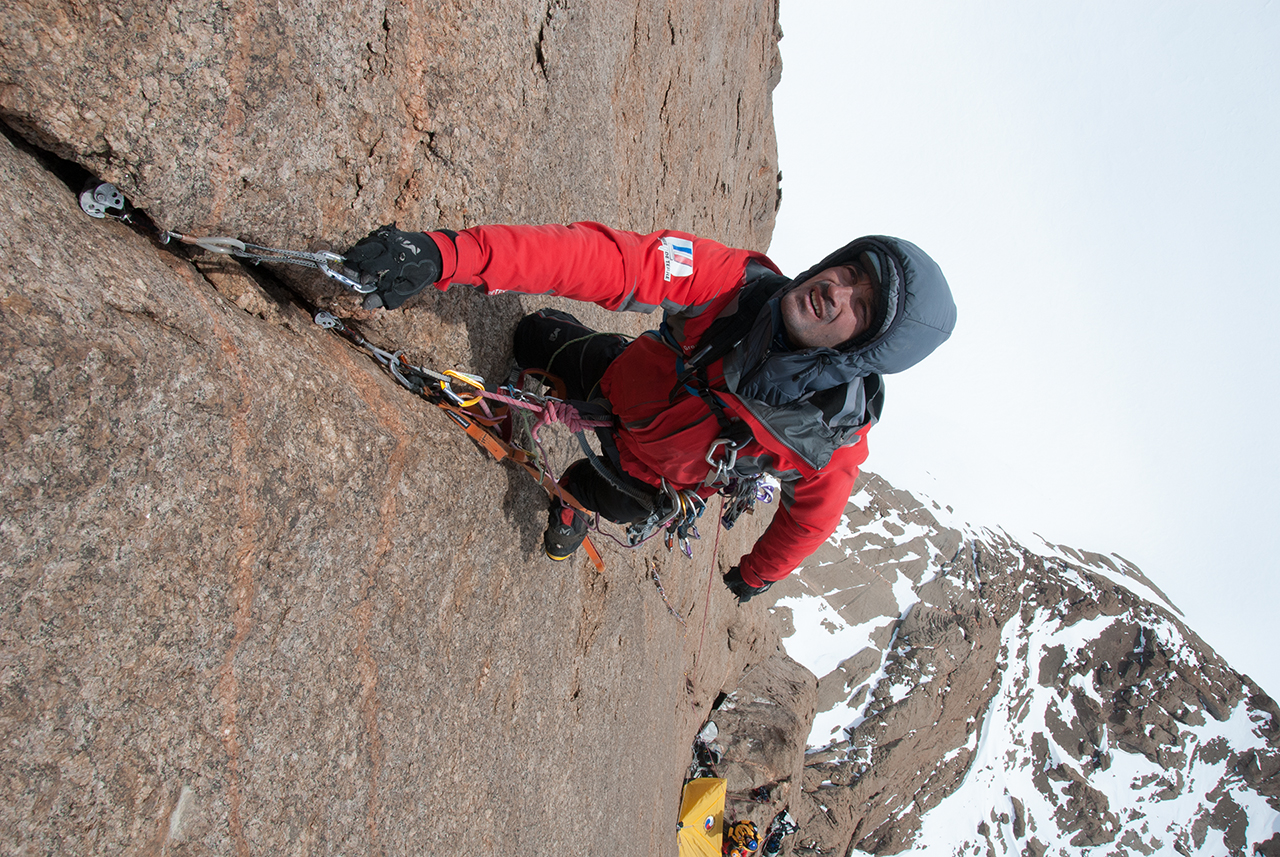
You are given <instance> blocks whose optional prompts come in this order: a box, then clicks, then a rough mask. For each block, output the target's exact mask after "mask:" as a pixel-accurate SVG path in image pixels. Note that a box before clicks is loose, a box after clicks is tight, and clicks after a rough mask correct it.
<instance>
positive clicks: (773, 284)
mask: <svg viewBox="0 0 1280 857" xmlns="http://www.w3.org/2000/svg"><path fill="white" fill-rule="evenodd" d="M744 280H745V283H744V284H743V286H742V290H741V291H740V292H739V293H738V309H737V310H736V311H735V312H734V313H733V315H727V316H722V317H721V318H718V319H716V320H715V321H713V322H712V323H711V325H710V326H709V327H708V328H707V329H706V330H705V331H703V333H702V336H700V337H699V338H698V344H697V346H695V351H694V354H693V356H692V357H690V358H689V359H688V360H686V361H684V362H683V364H682V366H681V368H680V370H679V374H678V377H677V378H676V385H675V387H673V388H672V390H671V401H673V402H674V401H675V399H676V394H677V393H679V392H680V388H681V387H684V386H685V385H686V384H688V383H689V382H690V381H691V380H693V379H694V378H695V377H696V376H697V372H698V370H699V369H700V368H703V367H706V366H710V365H711V364H712V363H714V362H716V361H717V360H719V359H720V358H722V357H724V356H725V355H726V354H728V353H729V352H730V351H732V350H733V349H734V348H736V347H737V346H738V343H740V342H742V340H743V339H744V338H745V337H746V335H747V334H748V333H750V332H751V327H752V325H754V324H755V321H756V318H757V317H758V316H759V315H760V310H762V309H764V305H765V304H766V303H768V302H769V300H770V299H771V298H772V297H773V296H774V295H776V294H777V293H778V292H779V291H780V290H781V289H782V287H783V286H786V285H787V284H789V283H790V282H791V281H790V280H789V279H787V278H786V277H783V276H782V275H780V274H775V273H774V272H773V271H770V270H769V269H768V268H766V267H765V266H764V265H761V264H760V263H759V262H755V261H752V262H749V263H747V270H746V273H745V274H744Z"/></svg>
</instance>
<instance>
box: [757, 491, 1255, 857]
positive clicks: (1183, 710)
mask: <svg viewBox="0 0 1280 857" xmlns="http://www.w3.org/2000/svg"><path fill="white" fill-rule="evenodd" d="M949 517H950V516H949V515H948V514H947V512H946V511H945V510H943V509H941V508H940V507H939V506H938V505H937V504H936V503H932V504H925V503H921V502H920V501H919V500H917V499H916V498H914V497H913V496H912V495H910V494H908V493H906V492H902V491H898V490H895V489H893V488H892V487H891V486H889V485H888V484H886V483H885V482H883V481H882V480H880V479H878V478H876V477H874V476H866V477H864V479H863V481H862V482H861V486H860V490H859V492H858V493H856V494H855V495H854V497H853V498H852V499H851V501H850V505H849V508H848V510H847V518H846V522H845V525H844V526H842V528H841V530H840V531H838V532H837V533H836V535H835V536H833V538H832V539H831V540H830V541H829V542H828V544H827V545H826V546H825V547H824V549H823V551H822V552H820V553H819V554H818V555H816V556H815V557H814V558H813V559H812V560H811V561H810V563H809V564H808V565H807V566H806V568H804V569H802V570H801V571H799V572H797V573H796V574H794V575H792V577H791V578H789V579H788V580H787V581H785V582H783V583H782V584H779V585H778V586H776V587H775V588H774V592H777V593H778V599H777V601H776V603H775V607H774V609H775V611H776V613H777V614H778V616H779V617H780V618H781V619H782V620H783V622H784V625H785V629H784V632H783V633H784V635H786V636H785V638H784V642H785V645H786V647H787V649H788V652H789V653H790V654H791V655H792V656H793V657H795V658H796V659H797V660H799V661H800V662H801V663H803V664H805V665H806V666H807V667H809V668H810V669H812V670H813V671H814V672H815V673H817V674H818V675H820V676H821V678H820V679H819V682H818V703H817V709H818V712H817V715H816V718H815V722H814V729H813V732H812V734H811V735H810V738H809V740H808V743H809V745H810V751H809V753H808V755H807V758H806V766H805V773H804V787H803V790H804V799H803V801H802V802H801V803H800V804H799V806H798V807H793V809H792V812H793V813H794V814H795V815H796V817H797V818H798V819H799V820H800V823H801V829H802V833H801V837H800V838H801V843H802V846H803V847H798V848H797V849H796V852H795V853H800V854H803V853H810V854H818V853H821V854H831V853H836V854H844V853H849V852H850V851H851V850H857V851H862V852H869V853H882V854H888V853H897V852H900V851H903V850H907V849H916V850H922V851H926V852H928V853H948V854H961V853H973V850H974V849H978V851H980V852H986V853H989V854H1034V855H1043V854H1063V855H1067V854H1080V853H1091V852H1092V849H1095V848H1096V849H1101V850H1100V851H1099V853H1106V854H1144V855H1146V854H1156V853H1169V852H1170V851H1173V852H1177V853H1180V854H1205V855H1210V854H1223V853H1228V854H1238V855H1245V854H1254V853H1261V854H1275V853H1280V829H1278V828H1277V826H1276V825H1277V824H1280V813H1278V812H1277V811H1278V810H1280V709H1278V708H1277V706H1276V704H1275V702H1274V701H1273V700H1272V699H1271V698H1270V697H1269V696H1268V695H1267V694H1266V693H1265V692H1263V691H1262V689H1261V688H1259V687H1257V685H1256V684H1254V683H1253V682H1252V681H1250V680H1249V678H1248V677H1247V676H1242V675H1239V674H1237V673H1235V672H1234V671H1233V670H1232V669H1231V668H1230V666H1229V665H1228V664H1226V663H1225V662H1224V661H1223V660H1222V659H1221V658H1220V657H1218V656H1217V655H1216V654H1215V653H1214V652H1213V650H1212V649H1211V648H1209V647H1208V646H1207V645H1206V644H1205V643H1204V642H1203V641H1201V640H1200V639H1199V638H1198V637H1196V635H1195V634H1194V633H1193V632H1192V631H1191V630H1190V629H1188V628H1187V627H1186V626H1185V625H1183V624H1182V622H1181V621H1180V619H1179V618H1178V615H1177V611H1176V609H1175V608H1173V606H1172V605H1171V604H1169V603H1168V601H1167V599H1165V598H1164V596H1163V594H1162V593H1160V592H1159V590H1158V589H1157V588H1156V587H1155V586H1154V585H1153V584H1152V583H1151V581H1150V580H1149V579H1147V578H1146V577H1145V575H1143V574H1142V573H1141V571H1139V570H1138V569H1137V568H1136V567H1134V566H1133V565H1132V564H1130V563H1127V562H1126V561H1124V560H1122V559H1121V558H1119V557H1115V556H1111V557H1107V556H1102V555H1099V554H1093V553H1086V552H1081V551H1076V550H1073V549H1069V548H1064V547H1061V546H1051V545H1043V546H1041V547H1040V548H1039V549H1038V550H1037V551H1033V550H1030V549H1028V548H1027V547H1026V546H1024V545H1022V544H1019V543H1018V542H1016V541H1015V540H1013V539H1012V538H1010V537H1009V536H1007V535H1006V534H1004V533H1002V532H998V531H991V530H987V529H974V528H972V527H968V526H965V525H949V524H944V523H940V520H941V521H947V520H948V519H949ZM771 594H772V593H771Z"/></svg>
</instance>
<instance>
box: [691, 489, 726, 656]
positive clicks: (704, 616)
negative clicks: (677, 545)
mask: <svg viewBox="0 0 1280 857" xmlns="http://www.w3.org/2000/svg"><path fill="white" fill-rule="evenodd" d="M723 514H724V495H723V494H721V495H720V510H719V511H718V512H716V541H715V544H714V545H713V546H712V548H711V573H710V574H709V575H707V600H706V603H705V604H704V605H703V608H702V633H701V635H699V637H698V654H697V655H695V656H694V658H693V669H695V670H696V669H697V668H698V661H700V660H702V642H703V641H704V640H705V639H706V638H707V613H708V611H710V609H711V583H712V581H714V580H715V579H716V557H717V556H719V555H720V516H721V515H723Z"/></svg>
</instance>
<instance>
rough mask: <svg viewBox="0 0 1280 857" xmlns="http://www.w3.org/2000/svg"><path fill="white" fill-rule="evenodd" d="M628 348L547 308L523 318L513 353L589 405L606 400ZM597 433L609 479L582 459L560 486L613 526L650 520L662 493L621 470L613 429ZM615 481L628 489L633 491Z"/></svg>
mask: <svg viewBox="0 0 1280 857" xmlns="http://www.w3.org/2000/svg"><path fill="white" fill-rule="evenodd" d="M626 347H627V340H626V339H625V338H624V337H622V336H619V335H618V334H616V333H597V332H596V331H594V330H592V329H591V328H589V327H587V326H586V325H584V324H583V323H582V322H580V321H578V320H577V319H576V318H574V317H573V316H571V315H569V314H568V313H567V312H560V311H559V310H554V309H542V310H538V311H537V312H535V313H530V314H529V315H526V316H525V317H524V318H522V319H520V323H519V324H518V325H516V332H515V344H514V349H513V350H514V352H515V358H516V362H517V363H518V364H520V366H521V368H524V369H540V370H542V371H544V372H547V373H549V374H551V375H555V376H556V377H558V378H559V379H560V380H562V381H563V382H564V385H565V398H567V399H570V400H576V401H579V402H587V401H590V400H591V399H594V398H600V397H601V393H600V379H601V378H602V377H604V373H605V370H606V369H608V368H609V364H611V363H613V361H614V360H615V359H617V357H618V355H619V354H621V353H622V350H623V349H624V348H626ZM596 434H597V436H598V437H599V438H600V444H601V446H602V447H603V449H604V453H605V454H604V456H603V457H602V459H601V460H602V461H603V462H604V463H605V466H606V467H608V468H609V469H610V471H611V472H610V476H609V477H608V478H606V477H605V476H603V475H602V474H600V473H599V472H598V471H597V470H596V468H595V467H593V466H592V465H591V463H590V462H589V461H587V460H586V459H585V458H582V459H579V460H577V461H575V462H574V463H573V464H571V465H569V467H568V469H566V470H565V472H564V475H563V476H562V477H560V486H561V487H562V488H564V489H565V490H566V491H568V492H569V493H570V494H572V495H573V496H574V498H575V499H576V500H577V501H578V502H579V503H581V504H582V505H583V506H585V507H586V508H588V509H590V510H592V511H593V512H599V513H600V514H601V515H602V516H604V517H605V518H607V519H609V520H610V521H613V522H614V523H617V524H630V523H634V522H638V521H643V520H645V519H646V518H648V517H649V513H650V511H651V510H652V508H653V498H655V496H656V494H657V492H656V491H655V490H654V488H653V486H651V485H649V484H648V483H646V482H642V481H640V480H639V479H636V478H634V477H632V476H629V475H627V474H626V473H624V472H623V471H622V466H621V463H620V462H619V460H618V451H617V447H616V446H615V445H614V442H613V436H612V434H611V433H610V432H609V430H607V429H598V430H597V431H596ZM616 483H620V484H622V485H625V486H627V488H628V489H630V492H628V491H626V490H623V489H622V488H620V487H618V484H616ZM632 494H639V495H640V496H642V497H645V498H646V500H645V501H641V500H639V499H637V498H636V497H635V496H632Z"/></svg>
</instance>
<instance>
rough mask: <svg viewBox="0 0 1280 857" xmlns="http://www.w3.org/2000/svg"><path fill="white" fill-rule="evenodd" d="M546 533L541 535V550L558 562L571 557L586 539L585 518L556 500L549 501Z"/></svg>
mask: <svg viewBox="0 0 1280 857" xmlns="http://www.w3.org/2000/svg"><path fill="white" fill-rule="evenodd" d="M547 518H548V520H547V531H546V532H545V533H543V534H542V549H543V550H544V551H546V554H547V557H548V558H550V559H553V560H555V561H556V562H560V561H561V560H566V559H568V558H569V557H571V556H573V552H574V551H576V550H577V549H578V548H579V547H580V546H581V545H582V540H583V539H585V538H586V537H587V516H586V515H584V514H582V513H581V512H579V511H578V510H577V509H575V508H573V507H572V506H565V505H563V504H562V503H560V501H558V500H552V501H551V510H550V512H549V514H548V515H547Z"/></svg>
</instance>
